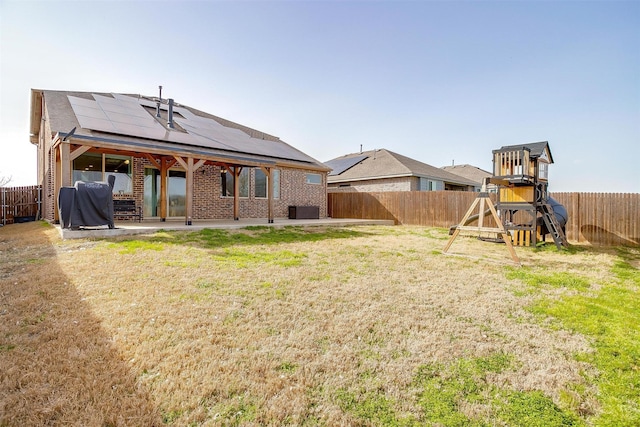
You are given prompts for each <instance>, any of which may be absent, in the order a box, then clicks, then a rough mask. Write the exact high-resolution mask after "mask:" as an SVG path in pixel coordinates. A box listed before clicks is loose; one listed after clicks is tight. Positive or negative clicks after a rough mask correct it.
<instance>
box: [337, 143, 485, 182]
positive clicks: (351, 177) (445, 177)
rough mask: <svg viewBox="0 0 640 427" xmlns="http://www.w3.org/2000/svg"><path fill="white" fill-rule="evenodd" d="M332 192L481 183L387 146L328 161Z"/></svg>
mask: <svg viewBox="0 0 640 427" xmlns="http://www.w3.org/2000/svg"><path fill="white" fill-rule="evenodd" d="M325 165H327V166H328V167H330V168H331V169H332V170H331V172H330V173H329V176H328V178H327V182H328V186H329V191H330V192H337V191H358V192H378V191H439V190H456V191H479V189H480V184H479V183H477V182H475V181H472V180H470V179H467V178H464V177H462V176H460V175H456V174H453V173H450V172H447V171H445V170H443V169H441V168H437V167H435V166H431V165H428V164H426V163H422V162H419V161H418V160H414V159H412V158H410V157H406V156H403V155H401V154H398V153H394V152H393V151H389V150H386V149H378V150H371V151H364V152H360V153H352V154H346V155H344V156H342V157H337V158H335V159H333V160H329V161H327V162H325Z"/></svg>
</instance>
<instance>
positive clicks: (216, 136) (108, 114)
mask: <svg viewBox="0 0 640 427" xmlns="http://www.w3.org/2000/svg"><path fill="white" fill-rule="evenodd" d="M67 98H68V99H69V102H70V103H71V107H72V109H73V112H74V114H75V115H76V118H77V119H78V123H79V124H80V126H81V127H82V128H85V129H91V130H95V131H101V132H108V133H115V134H119V135H127V136H135V137H140V138H147V139H155V140H159V141H166V142H172V143H178V144H188V145H194V146H201V147H207V148H212V149H220V150H226V151H231V152H239V153H248V154H257V155H263V156H269V157H277V158H283V159H290V160H299V161H303V162H311V161H313V159H312V158H310V157H309V156H307V155H306V154H304V153H302V152H300V151H298V150H297V149H295V148H293V147H292V146H290V145H288V144H286V143H284V142H282V141H271V140H266V139H259V138H253V137H251V136H250V135H249V134H248V133H246V132H243V131H241V130H240V129H236V128H232V127H227V126H224V125H222V124H220V123H219V122H217V121H216V120H213V119H210V118H207V117H201V116H198V115H196V114H194V113H193V112H191V111H190V110H188V109H186V108H182V107H175V108H174V112H175V113H177V114H175V115H174V122H175V123H177V124H178V125H180V127H182V129H184V130H185V132H186V133H185V132H181V131H176V130H168V129H166V128H165V127H164V126H163V125H162V124H161V123H160V122H158V120H156V118H155V116H154V115H151V114H149V112H148V111H147V110H146V109H145V106H146V107H154V108H155V106H156V104H155V102H151V101H149V100H146V99H144V98H136V97H133V96H127V95H120V94H113V98H112V97H109V96H104V95H98V94H93V98H94V100H88V99H84V98H78V97H75V96H71V95H68V96H67ZM178 115H180V116H182V118H180V117H178ZM349 167H351V166H349Z"/></svg>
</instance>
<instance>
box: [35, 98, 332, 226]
mask: <svg viewBox="0 0 640 427" xmlns="http://www.w3.org/2000/svg"><path fill="white" fill-rule="evenodd" d="M30 123H31V128H30V132H31V143H33V144H35V145H37V146H38V184H39V185H41V186H42V189H43V192H42V194H43V196H42V198H43V200H42V217H43V218H44V219H46V220H49V221H54V222H57V221H58V220H59V213H58V208H57V197H58V193H59V190H60V188H61V187H69V186H73V185H74V183H75V182H76V181H107V179H108V177H109V176H110V175H114V176H115V177H116V180H115V185H114V188H113V199H114V200H118V199H126V200H134V201H135V204H136V205H137V206H139V207H141V209H142V212H143V217H144V218H145V219H154V220H160V221H164V220H166V219H182V218H184V220H185V223H187V224H190V223H191V220H198V219H239V218H265V219H266V220H268V222H273V219H274V218H279V217H286V216H287V215H288V213H289V207H290V206H314V207H317V208H318V209H317V211H318V212H319V214H318V215H319V217H320V218H325V217H326V216H327V173H328V172H329V170H330V169H329V168H328V167H327V166H325V165H324V164H322V163H320V162H318V161H317V160H315V159H313V158H312V157H310V156H308V155H306V154H305V153H303V152H301V151H300V150H297V149H296V148H294V147H293V146H291V145H289V144H287V143H285V142H284V141H282V140H280V139H279V138H278V137H275V136H272V135H268V134H266V133H263V132H260V131H257V130H255V129H251V128H249V127H246V126H243V125H240V124H237V123H234V122H231V121H228V120H225V119H222V118H220V117H217V116H213V115H211V114H208V113H205V112H202V111H199V110H196V109H194V108H191V107H188V106H186V105H181V104H178V103H175V102H173V100H172V99H163V98H162V93H161V92H160V96H159V97H147V96H140V95H125V94H115V93H92V92H67V91H52V90H38V89H32V90H31V116H30Z"/></svg>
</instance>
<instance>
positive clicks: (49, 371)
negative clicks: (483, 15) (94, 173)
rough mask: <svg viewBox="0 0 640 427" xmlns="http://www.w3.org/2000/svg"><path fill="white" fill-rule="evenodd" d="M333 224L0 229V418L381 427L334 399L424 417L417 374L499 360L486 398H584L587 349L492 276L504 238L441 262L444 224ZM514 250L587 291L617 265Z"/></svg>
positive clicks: (475, 408) (461, 244) (599, 255)
mask: <svg viewBox="0 0 640 427" xmlns="http://www.w3.org/2000/svg"><path fill="white" fill-rule="evenodd" d="M315 231H316V232H321V231H322V230H321V229H316V230H315ZM346 231H349V232H350V233H351V235H350V236H348V237H340V238H338V237H335V238H324V239H317V240H313V241H296V240H295V239H294V240H292V241H287V240H283V241H282V242H280V243H277V242H276V243H264V242H263V243H257V244H251V243H248V242H246V241H243V240H238V242H239V243H237V244H233V243H229V244H225V245H220V246H213V245H211V244H208V243H207V241H206V240H203V239H199V238H198V237H197V236H193V237H185V236H188V235H185V234H184V233H183V234H180V233H157V234H156V235H153V236H146V237H140V236H138V237H135V238H133V237H132V238H130V239H129V238H121V239H118V240H116V241H90V240H79V241H61V240H60V238H59V237H58V236H57V231H55V230H54V229H53V228H51V227H46V226H43V225H42V224H39V223H30V224H18V225H12V226H7V227H3V228H0V257H1V258H0V386H1V388H0V425H12V426H13V425H15V426H18V425H87V426H94V425H95V426H100V425H139V426H143V425H146V426H152V425H161V424H163V423H165V424H173V425H283V424H289V425H377V423H376V422H375V420H373V421H366V420H365V421H363V419H362V418H361V417H358V415H357V414H355V413H354V412H350V411H347V410H345V409H344V405H343V404H342V403H341V400H340V398H339V396H340V395H341V393H342V394H343V395H344V393H351V394H354V395H366V394H367V393H369V392H375V393H382V394H383V395H384V396H386V398H388V399H389V401H391V402H393V404H394V405H395V411H396V412H397V413H399V414H408V415H411V416H414V419H415V420H420V419H421V415H420V414H419V411H418V409H417V408H416V403H415V394H416V385H415V376H416V370H417V369H418V368H419V367H420V366H423V365H425V364H433V363H445V364H446V363H450V362H453V361H455V360H457V359H461V358H470V357H488V356H491V355H495V354H501V353H504V354H509V355H511V356H512V357H513V358H514V360H515V361H516V363H515V364H514V367H513V368H512V369H507V370H504V371H502V372H496V373H492V374H489V375H488V377H487V381H489V382H490V383H491V384H494V385H495V386H496V387H502V388H507V389H512V390H519V391H530V390H539V391H541V392H542V393H544V394H545V395H546V396H549V397H551V398H552V399H553V401H554V402H556V403H557V404H560V401H561V399H560V396H561V395H562V394H563V393H565V394H566V393H567V390H568V389H569V388H571V387H573V388H575V385H576V384H582V385H583V386H584V387H586V388H588V387H589V386H588V385H585V384H583V383H584V379H583V376H582V375H581V373H582V372H584V371H585V370H589V369H591V368H590V367H589V366H588V365H586V364H584V363H580V362H577V361H576V360H574V358H573V357H572V355H574V354H576V353H584V352H589V351H591V350H590V347H589V344H588V343H587V341H586V340H585V339H584V338H583V337H581V336H579V335H576V334H572V333H569V332H567V331H564V330H556V329H550V328H547V327H545V325H544V323H541V322H540V321H538V320H537V319H535V318H534V316H533V315H532V314H530V312H528V311H527V310H525V309H524V307H526V306H527V305H529V304H531V303H532V301H533V299H534V295H532V294H531V293H528V292H527V291H526V289H525V287H524V285H523V284H522V283H521V282H519V281H514V280H508V279H506V278H505V271H507V270H508V269H509V268H510V265H511V262H510V258H509V255H508V252H507V250H506V248H505V247H504V245H496V244H492V243H484V242H480V241H477V240H474V239H470V238H463V237H460V238H458V239H457V240H456V242H455V243H454V244H453V247H452V249H451V252H455V253H461V254H465V256H455V255H451V256H450V255H443V254H441V250H442V248H443V247H444V244H445V243H446V240H447V238H448V235H447V234H446V230H437V229H425V228H418V227H354V228H348V229H347V230H346ZM261 232H263V230H253V231H252V230H238V231H229V234H230V235H233V234H244V235H246V236H252V235H254V234H259V233H261ZM302 240H304V239H302ZM516 251H517V252H518V255H519V256H520V258H521V260H522V262H523V264H524V265H526V266H530V267H531V268H540V269H544V270H548V271H559V272H567V273H572V272H575V273H576V274H578V273H579V274H580V275H582V276H584V275H585V274H588V275H589V277H590V278H591V279H590V280H591V281H592V286H593V287H594V289H595V288H597V286H598V285H599V284H600V283H602V282H603V281H604V280H607V275H608V274H609V273H608V271H609V270H610V268H611V265H612V264H613V260H614V256H613V254H612V253H609V252H607V251H579V252H578V253H572V254H570V255H568V254H566V253H557V252H556V251H547V250H545V251H535V250H531V249H520V248H517V249H516ZM550 292H551V294H552V293H553V292H557V293H558V294H560V293H563V292H571V290H566V289H558V290H552V291H550ZM551 296H553V295H551ZM593 394H595V391H594V392H592V393H583V395H582V397H578V399H582V401H581V402H578V406H580V407H581V408H583V410H584V413H587V414H593V413H597V411H598V405H597V403H596V401H595V399H593V398H591V397H589V396H591V395H593ZM585 395H586V396H587V397H586V398H585V397H584V396H585ZM462 410H463V411H464V412H465V413H466V414H467V415H468V416H472V417H473V416H482V415H483V414H485V413H486V412H487V408H486V407H485V406H483V405H472V404H470V405H467V406H466V407H463V408H462Z"/></svg>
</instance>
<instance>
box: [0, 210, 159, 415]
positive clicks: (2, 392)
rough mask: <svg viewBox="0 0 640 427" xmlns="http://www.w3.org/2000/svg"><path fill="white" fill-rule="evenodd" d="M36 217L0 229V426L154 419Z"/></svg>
mask: <svg viewBox="0 0 640 427" xmlns="http://www.w3.org/2000/svg"><path fill="white" fill-rule="evenodd" d="M52 236H55V231H53V230H52V229H51V228H50V227H43V226H42V225H41V224H40V223H28V224H16V225H11V226H7V227H3V228H2V229H0V425H2V426H4V425H16V426H18V425H100V426H115V425H145V426H153V425H160V424H161V423H162V419H161V417H160V415H159V411H158V410H157V409H156V408H155V407H154V404H153V402H152V399H151V397H150V396H149V395H148V394H147V392H146V391H145V390H144V389H143V388H142V387H141V386H140V385H139V384H138V383H137V381H136V376H135V374H134V373H133V372H131V370H130V368H129V366H128V365H127V363H126V361H123V360H122V358H121V356H120V354H119V353H118V351H117V349H116V348H115V347H114V344H113V342H112V339H111V337H110V336H109V335H108V334H107V333H106V332H105V331H104V330H103V329H102V327H101V325H100V321H99V320H98V319H97V318H96V317H95V316H94V315H93V313H92V310H91V307H90V306H89V304H88V303H87V302H85V301H84V300H83V298H82V297H81V295H80V294H79V293H78V292H77V290H76V288H75V287H74V286H73V285H72V284H70V283H69V280H68V278H67V277H65V274H64V272H63V271H62V269H61V268H60V267H59V265H58V263H57V260H56V250H55V248H54V246H53V244H52V243H51V240H50V238H55V237H52Z"/></svg>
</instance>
